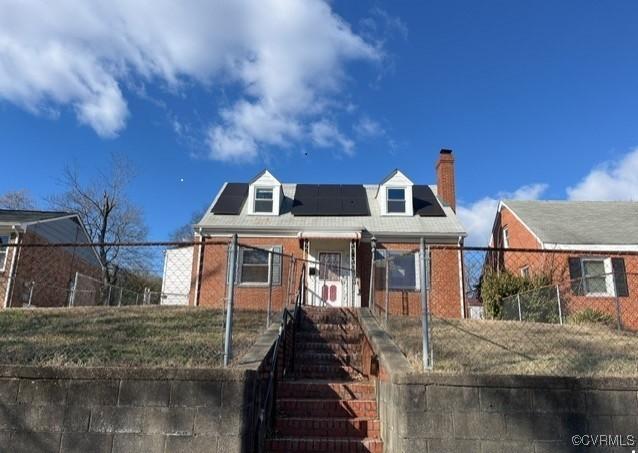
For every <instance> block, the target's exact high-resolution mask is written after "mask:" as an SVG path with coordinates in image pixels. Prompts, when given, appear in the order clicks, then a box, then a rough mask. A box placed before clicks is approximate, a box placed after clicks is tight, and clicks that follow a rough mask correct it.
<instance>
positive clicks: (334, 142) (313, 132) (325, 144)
mask: <svg viewBox="0 0 638 453" xmlns="http://www.w3.org/2000/svg"><path fill="white" fill-rule="evenodd" d="M310 136H311V138H312V141H313V143H314V144H315V146H318V147H319V148H334V147H335V146H338V147H340V148H341V149H342V150H343V152H345V153H346V154H352V153H353V152H354V142H353V141H352V140H350V139H349V138H347V137H346V136H345V135H343V134H342V133H341V132H340V131H339V128H338V127H337V125H336V124H335V123H333V122H331V121H328V120H320V121H317V122H316V123H313V124H312V126H311V129H310Z"/></svg>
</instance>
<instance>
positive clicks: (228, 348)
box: [224, 234, 237, 367]
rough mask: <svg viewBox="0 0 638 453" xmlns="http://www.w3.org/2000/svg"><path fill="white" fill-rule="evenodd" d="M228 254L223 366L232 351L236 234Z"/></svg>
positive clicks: (226, 363) (226, 364) (228, 359)
mask: <svg viewBox="0 0 638 453" xmlns="http://www.w3.org/2000/svg"><path fill="white" fill-rule="evenodd" d="M228 253H229V254H230V256H229V259H228V265H229V266H230V269H229V270H228V278H229V280H230V281H229V282H228V288H227V290H226V291H227V292H226V300H227V301H228V303H227V305H228V308H227V309H226V333H225V335H224V367H227V366H228V362H229V361H230V358H231V354H232V353H233V349H232V344H231V343H232V341H233V302H234V300H233V298H234V297H235V260H236V259H237V234H233V238H232V241H231V244H230V248H229V249H228Z"/></svg>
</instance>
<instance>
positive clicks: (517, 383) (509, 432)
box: [361, 311, 638, 453]
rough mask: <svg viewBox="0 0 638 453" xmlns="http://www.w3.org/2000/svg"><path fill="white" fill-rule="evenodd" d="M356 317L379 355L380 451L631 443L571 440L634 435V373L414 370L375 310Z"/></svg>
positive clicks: (637, 431)
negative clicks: (585, 375) (466, 373)
mask: <svg viewBox="0 0 638 453" xmlns="http://www.w3.org/2000/svg"><path fill="white" fill-rule="evenodd" d="M361 320H362V325H363V327H364V330H365V331H366V334H367V335H368V338H369V340H370V344H371V346H372V348H373V350H374V352H375V353H376V354H377V356H378V359H379V379H378V390H377V393H378V395H377V398H378V403H379V410H380V417H381V429H382V436H383V440H384V443H385V452H386V453H396V452H417V451H418V452H425V453H447V452H464V453H471V452H480V453H499V452H513V451H516V452H517V453H528V452H529V453H541V452H553V453H562V452H575V451H588V452H589V451H591V452H612V451H613V452H620V451H622V452H631V451H632V448H634V449H635V450H636V451H638V446H633V447H632V446H631V445H627V446H623V447H619V446H614V447H610V446H606V447H593V446H589V447H583V446H580V447H575V446H574V445H573V444H572V436H574V435H581V436H582V435H586V434H590V435H599V434H602V435H614V436H620V437H615V438H613V441H614V442H625V445H626V444H627V443H628V442H630V441H631V439H632V437H630V436H633V439H634V441H635V442H637V443H638V378H636V379H611V378H610V379H584V378H555V377H535V376H489V375H477V376H452V375H437V374H426V373H416V372H414V371H413V369H412V368H411V367H410V365H409V363H408V362H407V360H406V359H405V358H404V357H403V354H401V352H400V351H399V350H398V348H397V347H396V346H395V345H394V343H393V342H392V341H391V339H390V338H389V337H388V335H387V334H386V333H385V332H384V331H383V330H382V329H380V328H379V326H378V325H377V324H376V321H375V320H374V318H372V317H371V316H370V315H369V314H366V313H365V312H364V311H362V313H361ZM585 440H587V441H589V442H591V441H592V439H585ZM610 440H612V439H611V438H610Z"/></svg>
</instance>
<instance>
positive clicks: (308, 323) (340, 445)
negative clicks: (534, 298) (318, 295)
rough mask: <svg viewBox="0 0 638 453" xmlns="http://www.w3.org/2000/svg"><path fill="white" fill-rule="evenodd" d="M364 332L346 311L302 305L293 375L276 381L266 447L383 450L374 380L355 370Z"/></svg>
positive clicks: (369, 452) (281, 449)
mask: <svg viewBox="0 0 638 453" xmlns="http://www.w3.org/2000/svg"><path fill="white" fill-rule="evenodd" d="M362 336H363V333H362V331H361V327H360V326H359V322H358V321H357V319H356V316H355V315H354V313H352V311H350V310H347V309H338V308H317V307H306V308H304V309H303V311H302V315H301V318H300V324H299V330H298V331H297V335H296V338H295V372H294V376H293V377H289V378H287V379H286V380H284V381H280V382H279V384H278V388H277V393H276V397H277V400H276V410H277V418H276V422H275V427H274V434H273V436H272V437H271V438H270V439H269V440H268V441H267V451H270V452H306V451H312V452H315V453H319V452H323V453H328V452H331V453H332V452H343V453H346V452H348V453H350V452H366V453H382V452H383V442H382V441H381V438H380V426H379V418H378V414H377V403H376V399H375V387H374V383H373V382H371V381H369V380H367V379H365V378H364V377H363V376H362V374H361V373H360V371H359V370H360V369H361V354H360V351H361V339H362Z"/></svg>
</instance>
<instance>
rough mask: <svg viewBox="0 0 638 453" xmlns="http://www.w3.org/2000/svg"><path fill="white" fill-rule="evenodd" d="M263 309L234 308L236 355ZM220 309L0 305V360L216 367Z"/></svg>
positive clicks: (258, 325)
mask: <svg viewBox="0 0 638 453" xmlns="http://www.w3.org/2000/svg"><path fill="white" fill-rule="evenodd" d="M265 319H266V314H265V313H264V312H255V311H237V312H236V313H235V316H234V324H233V356H234V359H235V361H236V360H237V359H238V358H239V357H241V355H243V354H244V353H245V352H246V350H247V349H248V348H250V346H252V344H253V343H254V341H255V339H256V337H257V335H259V333H261V332H262V331H263V330H264V328H265ZM223 338H224V327H223V311H222V310H215V309H206V308H188V307H179V308H177V307H157V306H152V307H121V308H116V307H111V308H106V307H99V308H97V307H92V308H53V309H41V308H38V309H8V310H3V311H0V365H50V366H73V367H77V366H86V367H103V366H118V367H144V366H151V367H191V368H194V367H219V366H221V365H222V364H223V351H224V346H223Z"/></svg>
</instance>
